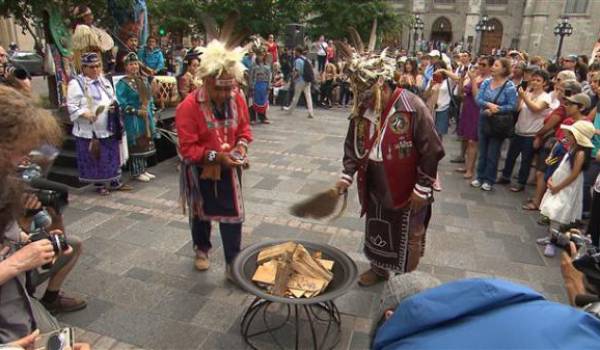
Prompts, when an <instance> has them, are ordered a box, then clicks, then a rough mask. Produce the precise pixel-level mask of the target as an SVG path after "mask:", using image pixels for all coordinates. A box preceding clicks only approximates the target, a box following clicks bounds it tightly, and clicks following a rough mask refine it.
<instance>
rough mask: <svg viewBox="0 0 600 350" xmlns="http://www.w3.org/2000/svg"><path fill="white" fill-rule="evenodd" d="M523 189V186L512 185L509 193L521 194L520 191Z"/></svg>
mask: <svg viewBox="0 0 600 350" xmlns="http://www.w3.org/2000/svg"><path fill="white" fill-rule="evenodd" d="M524 189H525V186H523V185H521V184H519V185H514V186H512V187H511V188H510V191H511V192H515V193H516V192H521V191H523V190H524Z"/></svg>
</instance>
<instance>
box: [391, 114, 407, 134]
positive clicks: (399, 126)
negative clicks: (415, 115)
mask: <svg viewBox="0 0 600 350" xmlns="http://www.w3.org/2000/svg"><path fill="white" fill-rule="evenodd" d="M409 124H410V123H409V119H408V116H407V115H406V113H402V112H396V113H394V114H393V115H392V116H391V117H390V119H389V127H390V130H392V132H393V133H394V134H405V133H406V132H407V131H408V127H409Z"/></svg>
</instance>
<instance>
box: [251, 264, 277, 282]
mask: <svg viewBox="0 0 600 350" xmlns="http://www.w3.org/2000/svg"><path fill="white" fill-rule="evenodd" d="M276 275H277V264H276V262H275V261H273V260H270V261H267V262H266V263H264V264H262V265H259V266H258V268H257V269H256V272H255V273H254V276H252V281H253V282H257V283H264V284H270V285H273V284H275V276H276Z"/></svg>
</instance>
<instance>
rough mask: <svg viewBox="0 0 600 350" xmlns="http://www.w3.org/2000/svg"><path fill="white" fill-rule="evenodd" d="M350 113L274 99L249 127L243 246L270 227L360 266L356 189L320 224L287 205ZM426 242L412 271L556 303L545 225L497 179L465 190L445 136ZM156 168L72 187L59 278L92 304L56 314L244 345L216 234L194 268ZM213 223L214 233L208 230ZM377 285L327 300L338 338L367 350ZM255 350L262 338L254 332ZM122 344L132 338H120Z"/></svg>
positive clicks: (106, 337) (160, 339) (103, 326)
mask: <svg viewBox="0 0 600 350" xmlns="http://www.w3.org/2000/svg"><path fill="white" fill-rule="evenodd" d="M347 112H348V111H347V110H342V109H333V110H329V111H325V110H317V117H316V119H314V120H309V119H307V118H306V113H305V111H304V110H303V109H299V110H297V111H296V113H295V115H294V116H289V115H285V114H283V113H282V112H281V111H280V110H279V108H278V107H273V108H272V109H271V111H270V115H271V118H272V120H273V122H274V123H273V124H272V125H268V126H257V127H255V128H254V133H255V142H254V143H253V144H252V146H251V151H250V152H251V153H250V156H251V161H252V164H251V169H250V170H249V171H247V172H246V173H245V174H244V179H243V181H244V195H245V203H246V209H247V212H248V215H247V220H246V223H245V225H244V236H243V244H244V245H249V244H251V243H255V242H258V241H261V240H264V239H268V238H285V239H294V238H302V239H305V240H311V241H316V242H322V243H328V244H331V245H333V246H335V247H338V248H340V249H342V250H344V251H345V252H347V253H348V254H349V255H350V256H351V257H352V258H353V259H354V260H355V261H356V262H357V264H358V265H359V269H360V270H363V269H364V268H366V267H367V263H366V260H365V258H364V257H363V255H362V253H361V241H362V235H363V234H362V228H363V221H362V220H361V219H360V218H359V217H358V201H357V197H356V191H355V189H354V188H353V189H352V192H351V194H350V199H351V200H350V203H349V208H348V210H347V212H346V214H345V215H344V216H343V217H342V218H340V219H339V220H337V221H336V222H334V223H333V224H331V225H328V224H326V223H323V222H316V221H310V220H298V219H296V218H294V217H291V216H290V215H289V214H288V207H289V206H290V204H292V203H294V202H296V201H298V200H301V199H303V198H305V197H306V196H307V195H309V194H312V193H314V192H316V191H320V190H323V189H327V188H329V187H330V186H332V184H333V183H334V181H335V180H336V179H337V174H338V171H339V170H340V167H341V161H340V159H341V154H342V143H343V140H344V135H345V132H346V126H347V120H346V115H347ZM445 144H446V145H447V156H446V158H445V159H444V160H442V164H441V168H440V175H441V177H442V180H443V186H444V191H443V192H442V193H440V194H437V196H436V203H435V207H434V216H433V219H432V222H431V226H430V229H429V232H428V240H427V250H426V254H425V257H424V258H423V260H422V264H421V265H420V267H419V269H421V270H424V271H428V272H431V273H433V274H434V275H436V276H438V277H439V278H441V279H442V280H444V281H449V280H453V279H458V278H465V277H479V276H498V277H501V278H506V279H509V280H513V281H516V282H520V283H523V284H526V285H529V286H531V287H533V288H534V289H536V290H538V291H540V292H542V293H544V294H545V295H546V296H547V297H548V298H550V299H553V300H557V301H561V302H565V300H566V296H565V291H564V289H563V287H562V280H561V275H560V270H559V260H558V258H554V259H546V258H544V257H543V255H542V252H541V250H540V249H539V248H538V247H537V246H536V245H535V243H534V239H535V238H537V237H540V236H541V235H542V234H543V232H544V230H543V229H541V228H540V227H538V226H537V225H536V222H535V220H536V217H535V215H532V214H528V213H523V212H522V211H521V210H520V209H519V208H520V205H521V201H522V200H524V199H525V195H524V194H513V193H510V192H509V191H507V189H505V188H502V187H498V189H497V190H496V191H494V192H492V193H484V192H482V191H480V190H475V189H472V188H470V187H469V185H468V182H467V181H466V180H463V179H462V177H461V176H460V175H458V174H456V173H453V169H454V165H451V164H450V163H449V159H450V158H452V157H453V156H454V155H455V154H456V152H457V150H458V145H459V143H458V142H456V141H455V140H454V137H447V138H446V140H445ZM151 170H152V171H153V172H154V173H155V174H157V175H158V178H157V179H156V180H154V181H153V182H151V183H149V184H141V183H135V184H134V185H135V190H134V191H133V192H129V193H113V194H111V195H110V196H109V197H99V196H97V195H95V194H93V193H92V192H91V191H90V190H82V191H78V192H75V193H74V194H73V195H72V199H73V200H72V202H71V205H70V206H69V207H68V209H67V210H66V213H65V217H66V223H67V232H68V233H70V234H74V235H77V236H79V237H81V238H82V239H84V253H83V256H82V258H81V260H80V263H79V264H78V266H77V267H76V269H75V270H74V272H73V274H72V276H71V278H70V279H69V280H68V282H67V285H66V287H65V289H66V290H67V291H69V292H71V293H76V294H80V295H84V296H85V297H86V298H87V299H88V301H89V307H88V308H87V309H86V310H83V311H81V312H76V313H72V314H66V315H63V316H61V317H60V320H61V321H63V322H65V323H67V324H70V325H73V326H76V327H78V328H81V332H83V333H81V338H80V339H84V340H86V339H87V340H88V341H90V342H92V343H94V344H95V348H99V349H109V348H112V349H121V348H124V349H128V348H132V347H139V348H145V349H244V348H246V347H245V345H244V344H243V341H242V339H241V336H240V335H239V333H240V330H239V322H240V315H241V314H242V312H243V311H244V308H245V307H246V306H247V305H248V303H249V302H250V301H251V297H249V295H247V294H246V293H244V292H242V291H241V290H239V289H237V288H236V287H234V286H233V285H231V284H230V283H228V282H226V281H225V278H224V262H223V252H222V248H221V243H220V239H219V237H218V232H217V237H214V238H213V244H214V250H213V253H212V255H211V262H212V266H211V269H210V270H209V271H207V272H203V273H200V272H197V271H195V270H194V268H193V251H192V243H191V237H190V233H189V229H188V224H187V219H186V217H184V216H183V215H182V214H181V210H180V209H179V207H178V173H177V169H176V161H175V160H170V161H166V162H163V163H161V164H160V165H158V166H157V167H155V168H153V169H151ZM215 231H217V230H215ZM381 288H382V286H381V285H380V286H376V287H372V288H359V287H358V286H356V287H355V288H353V289H352V290H351V291H350V292H349V293H348V294H346V295H345V296H343V297H341V298H339V299H338V300H337V305H338V307H339V308H340V310H341V312H342V313H343V321H342V322H343V332H342V337H343V339H342V342H341V344H339V346H338V349H366V348H367V346H368V335H367V333H368V331H369V329H370V327H371V322H372V319H373V318H374V317H375V316H376V314H377V310H378V298H379V294H380V292H381ZM265 341H266V342H265V343H264V344H263V345H264V348H265V349H268V348H273V344H271V343H269V342H268V339H265ZM130 344H131V345H130Z"/></svg>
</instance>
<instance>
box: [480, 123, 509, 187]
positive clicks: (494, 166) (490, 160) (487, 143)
mask: <svg viewBox="0 0 600 350" xmlns="http://www.w3.org/2000/svg"><path fill="white" fill-rule="evenodd" d="M483 118H484V117H483V116H482V115H480V116H479V131H478V132H479V159H478V160H477V180H479V182H481V183H488V184H490V185H493V184H495V183H496V175H497V174H498V160H499V159H500V148H501V147H502V142H504V138H499V137H492V136H488V135H485V134H484V133H483V128H482V125H483Z"/></svg>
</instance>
